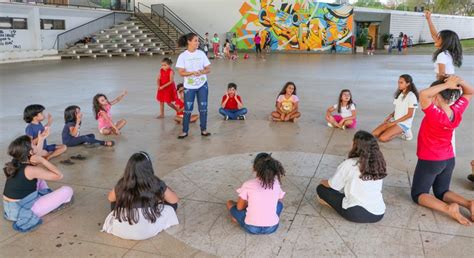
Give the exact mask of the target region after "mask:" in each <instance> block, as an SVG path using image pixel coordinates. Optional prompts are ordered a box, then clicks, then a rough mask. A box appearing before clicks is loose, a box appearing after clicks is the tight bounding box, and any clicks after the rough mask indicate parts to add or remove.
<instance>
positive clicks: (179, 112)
mask: <svg viewBox="0 0 474 258" xmlns="http://www.w3.org/2000/svg"><path fill="white" fill-rule="evenodd" d="M177 91H178V97H177V98H176V101H175V103H174V104H175V106H176V116H175V117H174V120H175V121H176V123H178V124H181V123H182V122H183V117H184V85H183V84H182V83H178V86H177ZM198 119H199V115H197V114H192V115H191V119H190V121H189V122H190V123H194V122H196V121H197V120H198Z"/></svg>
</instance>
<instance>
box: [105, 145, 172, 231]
mask: <svg viewBox="0 0 474 258" xmlns="http://www.w3.org/2000/svg"><path fill="white" fill-rule="evenodd" d="M108 199H109V201H110V202H111V203H112V212H111V213H110V214H109V215H108V216H107V218H106V219H105V222H104V226H103V227H102V232H106V233H110V234H112V235H115V236H118V237H120V238H123V239H131V240H143V239H147V238H150V237H153V236H156V235H157V234H158V233H159V232H161V231H162V230H165V229H167V228H169V227H171V226H174V225H177V224H178V217H177V216H176V209H177V208H178V200H179V199H178V196H177V195H176V194H175V193H174V192H173V190H171V188H169V187H167V186H166V184H165V182H163V181H162V180H160V179H159V178H158V177H157V176H155V175H154V172H153V167H152V164H151V160H150V156H149V155H148V154H147V153H146V152H143V151H141V152H137V153H135V154H133V155H132V156H131V157H130V159H129V160H128V163H127V167H126V168H125V173H124V174H123V177H122V178H121V179H120V180H119V181H118V183H117V185H116V186H115V187H114V189H113V190H112V191H110V193H109V196H108Z"/></svg>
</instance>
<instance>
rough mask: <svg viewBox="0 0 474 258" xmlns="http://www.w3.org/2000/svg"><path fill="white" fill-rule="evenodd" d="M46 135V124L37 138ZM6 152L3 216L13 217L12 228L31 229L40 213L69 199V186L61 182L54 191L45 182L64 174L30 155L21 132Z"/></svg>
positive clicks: (44, 160) (47, 131) (54, 208)
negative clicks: (61, 184)
mask: <svg viewBox="0 0 474 258" xmlns="http://www.w3.org/2000/svg"><path fill="white" fill-rule="evenodd" d="M48 135H49V128H48V127H47V128H46V129H45V130H44V131H43V132H41V133H40V134H39V135H38V139H39V140H41V141H42V140H44V139H45V138H46V137H47V136H48ZM8 155H10V156H11V157H12V160H11V161H10V162H7V163H6V164H5V167H4V168H3V172H4V173H5V176H6V177H7V180H6V182H5V188H4V190H3V210H4V217H5V218H6V219H7V220H10V221H14V223H13V229H15V230H17V231H20V232H27V231H31V230H33V229H34V228H36V227H37V226H39V225H40V224H41V223H42V220H41V217H43V216H45V215H46V214H48V213H50V212H52V211H55V210H58V209H62V208H65V207H67V206H68V205H70V204H71V203H72V194H73V191H72V188H71V187H69V186H61V187H60V188H58V189H57V190H54V191H53V190H51V189H50V188H49V187H48V185H47V184H46V180H51V181H58V180H61V179H62V178H63V174H62V172H61V171H60V170H59V169H58V168H57V167H56V166H55V165H53V164H52V163H50V162H49V161H48V160H46V159H45V158H43V157H41V156H39V155H33V149H32V145H31V138H30V137H28V136H27V135H23V136H20V137H18V138H16V139H15V140H14V141H13V142H11V143H10V145H9V146H8Z"/></svg>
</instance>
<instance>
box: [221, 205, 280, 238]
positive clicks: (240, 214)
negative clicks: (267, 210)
mask: <svg viewBox="0 0 474 258" xmlns="http://www.w3.org/2000/svg"><path fill="white" fill-rule="evenodd" d="M282 210H283V204H282V203H281V202H278V204H277V214H278V216H280V213H281V211H282ZM230 214H231V215H232V217H234V218H235V219H236V220H237V222H238V223H239V225H240V226H241V227H242V228H243V229H245V231H247V232H248V233H250V234H254V235H265V234H271V233H273V232H275V231H277V229H278V226H279V224H276V225H274V226H269V227H259V226H252V225H248V224H246V223H245V216H246V215H247V210H241V211H239V210H237V207H236V206H235V205H234V206H233V207H232V208H231V209H230Z"/></svg>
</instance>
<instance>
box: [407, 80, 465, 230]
mask: <svg viewBox="0 0 474 258" xmlns="http://www.w3.org/2000/svg"><path fill="white" fill-rule="evenodd" d="M461 89H462V96H460V94H461ZM473 93H474V90H473V88H472V87H471V86H470V85H469V84H468V83H467V82H465V81H464V80H463V79H461V78H459V77H457V76H454V75H453V76H449V77H447V79H440V80H437V81H435V82H433V83H432V84H431V86H430V87H429V88H428V89H425V90H422V91H421V92H420V106H421V108H422V111H423V112H424V113H425V117H424V118H423V121H422V122H421V126H420V131H419V133H418V146H417V156H418V162H417V164H416V169H415V174H414V176H413V183H412V188H411V197H412V199H413V201H414V202H416V203H418V204H420V205H422V206H425V207H428V208H430V209H433V210H437V211H440V212H443V213H445V214H446V215H449V216H450V217H452V218H453V219H454V220H456V221H457V222H459V223H460V224H463V225H470V224H471V221H474V201H473V200H467V199H466V198H464V197H462V196H461V195H459V194H457V193H455V192H453V191H450V190H449V184H450V183H451V176H452V173H453V170H454V164H455V157H454V150H453V145H452V142H451V139H452V137H453V131H454V129H455V128H456V127H458V126H459V124H460V123H461V120H462V114H463V113H464V111H465V110H466V108H467V106H468V105H469V101H470V100H471V98H472V94H473ZM459 96H460V97H459ZM454 99H457V100H456V101H455V102H454V104H452V105H450V104H451V102H452V101H453V100H454ZM432 187H433V193H434V195H431V194H430V189H431V188H432ZM459 205H461V206H463V207H465V208H467V209H469V211H470V213H471V217H470V219H468V218H466V217H464V216H463V215H462V214H461V213H460V211H459Z"/></svg>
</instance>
